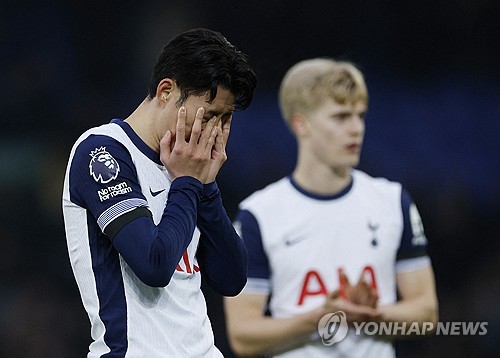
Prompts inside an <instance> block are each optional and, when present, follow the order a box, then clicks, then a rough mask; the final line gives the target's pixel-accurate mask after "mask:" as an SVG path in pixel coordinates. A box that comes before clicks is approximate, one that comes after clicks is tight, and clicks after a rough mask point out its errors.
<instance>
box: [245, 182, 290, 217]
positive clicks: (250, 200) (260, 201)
mask: <svg viewBox="0 0 500 358" xmlns="http://www.w3.org/2000/svg"><path fill="white" fill-rule="evenodd" d="M290 190H291V184H290V179H289V177H284V178H281V179H280V180H278V181H275V182H273V183H271V184H268V185H267V186H265V187H264V188H262V189H260V190H257V191H255V192H253V193H252V194H251V195H250V196H248V197H247V198H246V199H244V200H243V201H242V202H241V203H240V208H241V209H249V208H255V207H269V206H273V205H276V204H277V203H280V202H282V199H283V198H284V197H286V195H287V194H289V192H290ZM280 198H281V199H280Z"/></svg>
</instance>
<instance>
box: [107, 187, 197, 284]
mask: <svg viewBox="0 0 500 358" xmlns="http://www.w3.org/2000/svg"><path fill="white" fill-rule="evenodd" d="M200 192H201V183H199V182H198V181H196V180H195V179H193V178H179V179H176V180H175V181H174V182H173V183H172V187H171V189H170V192H169V199H168V201H167V205H166V207H165V210H164V212H163V216H162V219H161V221H160V223H159V224H158V226H155V225H154V223H153V220H152V219H151V217H139V218H136V219H134V220H133V221H131V222H129V223H127V224H126V225H124V226H123V228H122V229H121V230H119V231H118V233H117V234H116V236H115V237H114V238H113V245H114V246H115V247H116V249H117V250H118V252H119V253H120V254H121V255H122V257H123V258H124V259H125V261H126V262H127V264H128V265H129V266H130V268H131V269H132V271H134V273H135V274H136V275H137V277H139V279H140V280H141V281H142V282H144V283H145V284H147V285H149V286H154V287H163V286H166V285H167V284H168V283H169V281H170V278H171V277H172V274H173V272H174V270H175V268H176V266H177V264H178V263H179V260H180V258H181V256H182V254H183V252H184V251H185V250H186V248H187V246H188V245H189V243H190V242H191V240H192V236H193V231H194V228H195V223H196V210H197V206H198V202H199V195H200Z"/></svg>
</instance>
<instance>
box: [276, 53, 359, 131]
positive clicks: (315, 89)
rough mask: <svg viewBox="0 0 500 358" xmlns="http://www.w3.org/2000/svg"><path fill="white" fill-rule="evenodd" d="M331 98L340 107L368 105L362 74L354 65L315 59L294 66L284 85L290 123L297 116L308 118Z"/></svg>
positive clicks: (285, 111) (282, 94)
mask: <svg viewBox="0 0 500 358" xmlns="http://www.w3.org/2000/svg"><path fill="white" fill-rule="evenodd" d="M328 98H330V99H333V100H334V101H336V102H338V103H340V104H345V103H355V102H358V101H363V102H365V103H366V104H368V90H367V88H366V84H365V80H364V78H363V74H362V73H361V71H360V70H358V69H357V68H356V66H354V65H353V64H352V63H350V62H346V61H336V60H333V59H330V58H314V59H309V60H304V61H301V62H298V63H297V64H295V65H294V66H292V67H291V68H290V69H289V70H288V72H287V73H286V74H285V77H284V78H283V80H282V82H281V86H280V90H279V102H280V108H281V113H282V115H283V118H284V119H285V120H286V121H287V122H289V120H290V118H291V117H292V116H293V115H294V114H297V113H301V114H307V113H308V112H310V111H311V110H313V109H315V108H316V107H318V106H319V105H321V104H322V103H323V101H325V100H326V99H328Z"/></svg>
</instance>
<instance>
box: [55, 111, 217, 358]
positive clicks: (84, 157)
mask: <svg viewBox="0 0 500 358" xmlns="http://www.w3.org/2000/svg"><path fill="white" fill-rule="evenodd" d="M77 187H78V191H77V190H76V188H77ZM169 188H170V180H169V177H168V174H167V172H166V169H165V167H164V166H163V165H162V164H161V162H160V161H159V157H158V154H157V153H155V152H154V151H153V150H151V149H150V148H148V147H147V146H146V144H145V143H144V142H143V141H142V140H141V139H140V138H139V137H138V136H137V135H136V134H135V133H134V132H133V131H132V129H131V128H130V126H129V125H128V124H127V123H125V122H123V121H120V120H113V121H112V123H109V124H105V125H102V126H100V127H97V128H93V129H91V130H89V131H87V132H85V133H84V134H83V135H82V136H81V137H80V138H79V139H78V140H77V141H76V143H75V145H74V147H73V149H72V151H71V154H70V158H69V164H68V168H67V172H66V177H65V181H64V192H63V212H64V218H65V226H66V235H67V244H68V251H69V257H70V261H71V266H72V268H73V272H74V275H75V278H76V281H77V284H78V287H79V290H80V294H81V297H82V301H83V304H84V306H85V309H86V310H87V312H88V315H89V318H90V322H91V335H92V339H93V342H92V343H91V345H90V352H89V354H88V357H89V358H90V357H101V356H104V355H105V356H110V357H134V358H136V357H148V358H149V357H222V354H221V353H220V351H219V350H218V349H217V348H216V347H215V345H214V338H213V333H212V328H211V324H210V321H209V318H208V316H207V312H206V303H205V298H204V296H203V293H202V291H201V289H200V286H201V275H200V272H199V268H198V267H197V261H196V257H195V255H196V249H197V246H198V240H199V236H200V233H199V231H198V230H197V229H196V230H195V232H194V235H193V238H192V241H191V243H190V244H189V246H188V248H187V250H186V252H185V253H184V256H183V257H182V259H181V261H180V262H179V264H178V265H177V268H176V270H175V271H174V274H173V276H172V278H171V280H170V282H169V284H168V285H167V286H166V287H150V286H147V285H146V284H144V283H143V282H142V281H140V280H139V279H138V277H137V276H136V275H135V274H134V272H132V270H131V269H130V267H129V266H128V265H127V263H126V262H125V261H124V260H123V258H122V257H121V255H119V253H118V252H117V251H116V249H115V248H114V247H113V244H112V242H111V240H109V238H108V237H106V236H105V235H104V234H103V232H104V230H105V229H106V228H107V227H108V225H113V223H116V220H119V218H120V217H121V216H122V215H123V214H124V213H127V212H130V211H131V210H134V209H136V208H138V207H146V208H147V209H148V210H149V211H150V212H151V214H152V218H153V221H154V223H155V224H156V225H158V223H159V222H160V220H161V218H162V215H163V212H164V208H165V205H166V202H167V195H168V192H169ZM82 193H83V194H82ZM82 195H85V202H86V203H87V206H88V207H83V206H82V205H83V204H82V199H81V198H82ZM90 209H91V210H90ZM93 213H97V214H96V215H95V217H94V215H93Z"/></svg>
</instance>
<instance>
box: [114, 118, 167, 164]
mask: <svg viewBox="0 0 500 358" xmlns="http://www.w3.org/2000/svg"><path fill="white" fill-rule="evenodd" d="M111 123H114V124H118V125H119V126H120V127H121V128H122V129H123V131H124V132H125V133H126V134H127V136H128V137H129V138H130V140H131V141H132V143H134V145H135V146H136V147H137V148H138V149H139V150H140V151H141V152H142V153H143V154H144V155H145V156H146V157H148V158H149V159H151V160H152V161H153V162H155V163H156V164H158V165H163V163H162V162H161V160H160V154H158V153H156V152H155V151H154V150H153V149H151V148H150V147H149V146H148V145H147V144H146V143H144V141H143V140H142V139H141V138H140V137H139V136H138V135H137V133H135V132H134V130H133V129H132V127H131V126H130V125H129V124H128V123H127V122H125V121H123V120H122V119H119V118H115V119H112V120H111Z"/></svg>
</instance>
